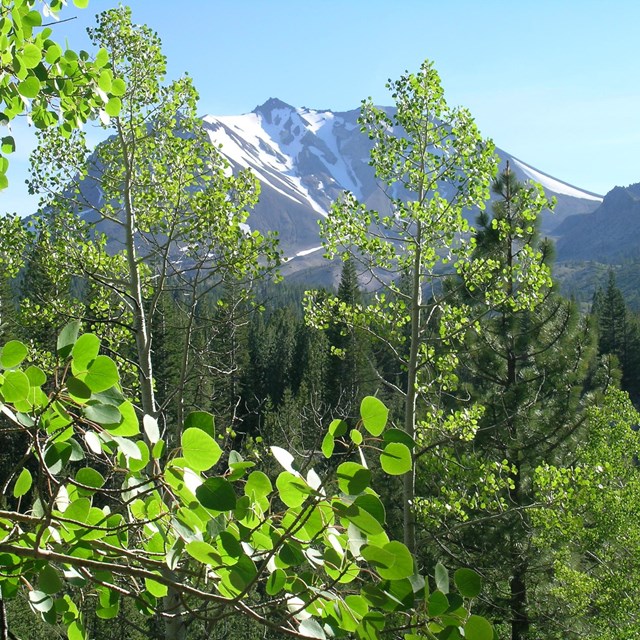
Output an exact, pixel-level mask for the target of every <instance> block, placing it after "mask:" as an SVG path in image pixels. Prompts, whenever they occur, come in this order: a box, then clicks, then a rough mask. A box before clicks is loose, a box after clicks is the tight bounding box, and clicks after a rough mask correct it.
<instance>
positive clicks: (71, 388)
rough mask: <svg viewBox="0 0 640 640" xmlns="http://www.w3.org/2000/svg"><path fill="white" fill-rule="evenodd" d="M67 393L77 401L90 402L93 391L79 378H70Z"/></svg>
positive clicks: (67, 381) (67, 380)
mask: <svg viewBox="0 0 640 640" xmlns="http://www.w3.org/2000/svg"><path fill="white" fill-rule="evenodd" d="M65 382H66V383H67V391H68V392H69V393H70V394H71V395H72V396H73V397H74V398H75V399H76V401H81V402H82V401H84V400H88V399H89V398H90V397H91V389H89V387H88V386H87V385H86V384H85V383H84V382H83V381H82V380H80V379H79V378H76V377H75V376H69V377H68V378H67V379H66V381H65Z"/></svg>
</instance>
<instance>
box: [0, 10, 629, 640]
mask: <svg viewBox="0 0 640 640" xmlns="http://www.w3.org/2000/svg"><path fill="white" fill-rule="evenodd" d="M75 4H76V5H77V6H82V5H84V4H86V2H81V1H80V0H77V1H76V2H75ZM43 10H45V8H44V5H42V4H41V3H39V2H36V0H21V1H18V0H14V1H12V2H9V1H5V0H3V3H2V11H3V14H2V22H0V32H1V33H2V38H3V39H4V42H5V47H4V49H5V50H7V51H10V52H11V55H10V56H5V58H6V59H5V58H3V64H5V65H6V70H5V71H4V73H5V75H4V78H5V80H2V81H0V101H1V102H2V107H3V109H4V113H5V116H6V118H7V120H11V119H12V118H14V117H17V116H18V115H19V114H21V113H23V112H24V110H25V109H30V116H31V118H32V120H33V122H34V123H35V124H36V125H37V126H38V128H39V129H40V133H39V135H38V147H37V149H36V150H35V151H34V153H33V155H32V171H31V176H30V188H31V189H32V190H33V191H34V192H37V193H39V194H41V196H42V203H41V208H40V211H39V213H38V215H37V216H35V217H32V218H28V219H27V218H20V217H5V218H3V219H2V220H1V225H0V247H1V250H0V264H1V265H2V271H1V272H0V274H1V280H0V338H1V342H2V344H3V345H4V346H3V347H2V350H1V351H0V399H1V401H2V404H1V405H0V411H1V414H0V429H1V431H0V434H1V436H2V449H1V451H0V482H1V483H2V486H3V498H2V505H0V532H1V533H2V537H1V538H0V638H6V639H15V638H19V639H24V638H34V639H38V638H43V639H44V638H51V637H67V638H69V640H81V639H89V638H93V639H96V640H112V639H117V640H141V639H143V638H144V639H146V638H154V639H165V640H174V639H175V640H204V639H210V638H242V639H244V638H256V639H257V638H274V639H275V638H283V637H294V638H317V639H321V640H324V639H327V638H334V637H336V638H347V637H353V638H358V639H359V640H377V639H383V638H384V639H387V638H388V639H392V638H393V639H395V638H403V639H404V640H422V639H424V640H427V639H434V638H436V639H443V640H444V639H452V640H453V639H456V638H465V639H466V640H492V639H493V638H510V639H511V640H534V639H536V640H538V639H548V640H552V639H557V638H567V639H570V638H576V639H578V638H581V639H582V638H587V639H593V640H596V639H597V640H622V639H628V638H634V637H637V636H639V635H640V620H638V614H637V607H636V603H637V601H638V598H639V597H640V570H639V568H638V563H637V558H638V556H639V555H640V535H639V529H638V520H639V517H640V513H639V510H640V477H639V476H638V458H637V456H638V451H639V445H640V442H639V441H638V425H639V424H640V421H639V419H640V416H639V415H638V414H637V412H636V410H635V408H634V402H635V403H638V402H640V387H639V386H638V382H637V380H638V373H639V369H640V324H639V320H638V318H637V316H636V315H635V313H634V312H633V311H631V310H630V309H629V308H628V306H627V304H626V302H625V298H624V295H623V294H622V292H621V290H620V289H619V288H618V283H617V281H616V275H615V273H614V271H610V272H608V274H607V275H606V279H605V280H604V281H603V284H602V286H600V287H598V288H597V289H596V293H595V295H594V297H593V300H592V301H590V304H589V305H582V306H579V305H578V304H577V303H576V302H575V301H574V300H572V299H567V298H565V297H563V296H562V295H561V293H560V291H559V287H558V285H557V284H556V281H555V279H554V263H553V254H554V250H553V243H552V242H551V241H549V240H548V239H546V238H544V237H543V235H542V234H541V233H540V224H541V217H542V215H543V213H544V212H546V211H548V210H549V209H550V208H552V207H553V206H554V203H553V202H552V201H551V200H550V199H549V198H548V193H547V192H545V190H544V189H543V188H542V186H541V185H539V184H536V183H535V182H532V181H525V180H523V179H522V178H523V175H522V172H521V170H520V171H516V170H515V168H514V166H512V164H511V163H510V162H504V163H502V164H500V162H499V159H498V157H497V156H496V153H495V148H494V146H493V144H492V143H491V142H490V141H488V140H486V139H484V138H483V137H482V136H481V134H480V132H479V131H478V128H477V126H476V124H475V122H474V120H473V118H472V116H471V114H470V113H469V112H468V111H467V110H465V109H463V108H451V107H450V106H449V105H448V104H447V102H446V100H445V97H444V94H443V91H442V88H441V85H440V79H439V77H438V74H437V72H436V70H435V68H434V65H433V64H432V63H430V62H429V61H427V62H424V63H423V64H422V65H421V66H420V68H419V69H418V71H417V72H416V73H408V72H407V73H406V74H405V75H403V76H402V77H401V78H399V79H398V80H396V81H390V84H389V88H390V90H391V93H392V95H393V99H394V101H395V106H394V108H393V109H380V108H378V107H376V106H375V105H374V104H372V103H371V101H365V102H364V103H363V106H362V110H361V112H360V115H359V117H358V126H360V127H361V128H362V130H363V132H365V134H366V135H367V136H368V140H369V142H370V163H371V167H372V170H373V171H374V172H375V177H376V180H377V183H378V184H379V186H380V194H387V195H388V200H387V201H386V202H385V205H384V207H380V208H379V209H375V208H372V207H371V202H365V201H361V200H360V199H358V194H356V193H353V192H344V193H340V194H338V195H337V197H336V199H335V201H334V202H333V204H332V206H331V209H330V211H329V213H328V215H327V217H326V218H325V219H323V220H322V222H321V224H320V228H319V237H320V238H321V242H322V246H323V251H324V258H323V260H324V261H325V265H326V267H325V268H327V269H329V268H336V266H337V267H338V268H339V270H340V278H339V281H338V283H337V284H336V286H326V287H323V288H319V287H313V286H311V285H309V283H305V282H304V281H303V279H302V278H298V279H297V280H296V281H289V280H286V279H285V280H283V279H282V277H281V271H282V268H283V266H284V260H283V254H282V250H281V245H280V244H279V241H278V237H277V235H276V234H271V233H261V232H259V231H257V230H255V229H251V228H249V226H248V225H247V220H248V216H249V215H250V211H251V210H252V209H253V207H254V206H255V205H256V203H257V202H258V201H259V198H260V183H259V181H258V180H257V178H256V176H255V175H254V174H253V173H252V171H251V170H250V169H245V170H235V171H234V170H232V167H231V166H230V165H229V163H228V162H227V160H226V159H225V156H224V155H223V154H222V153H220V151H219V150H218V149H216V148H215V147H214V146H212V145H211V143H210V139H209V134H208V132H207V127H205V126H203V124H202V121H201V120H200V119H199V118H198V117H197V115H196V113H197V112H196V105H197V93H196V90H195V88H194V87H193V84H192V82H191V80H190V79H189V78H188V77H184V78H181V79H179V80H175V81H173V82H169V83H165V80H164V76H165V72H166V60H165V58H164V56H163V55H162V50H161V42H160V39H159V37H158V36H157V34H155V33H153V31H151V30H150V29H149V28H147V27H145V26H141V25H135V24H132V22H131V13H130V11H129V10H127V9H126V8H122V7H121V8H118V9H112V10H109V11H106V12H104V13H102V14H100V15H98V16H97V23H96V26H95V27H94V28H93V29H92V30H91V32H90V36H91V39H92V42H93V44H94V45H95V49H96V52H97V53H95V54H94V55H91V56H90V55H89V54H86V53H84V52H74V51H71V50H65V49H64V48H63V47H62V46H61V45H59V44H57V43H56V42H54V41H53V40H52V39H51V36H52V33H51V32H50V30H49V29H46V28H45V29H41V28H40V27H41V24H42V15H43V14H42V13H41V11H43ZM61 10H62V3H61V2H50V3H49V5H47V6H46V11H49V12H54V13H55V14H57V13H58V12H60V11H61ZM62 15H64V13H62ZM23 98H25V99H26V100H23ZM27 100H30V101H31V102H30V103H29V102H27ZM88 119H97V121H98V122H100V123H101V126H102V127H103V128H104V129H105V130H106V132H107V134H108V136H106V141H105V142H103V143H102V144H100V145H99V146H98V147H97V148H96V149H91V148H90V147H89V145H88V143H87V140H86V136H85V134H84V133H83V131H82V129H81V128H79V124H80V123H81V122H82V121H83V120H88ZM16 145H19V141H18V140H13V138H10V137H9V136H7V137H5V138H3V143H2V153H3V154H5V155H3V156H2V164H1V168H2V171H3V176H4V175H8V176H10V175H11V168H10V164H9V161H10V153H11V152H12V151H13V149H15V148H16ZM5 156H7V157H8V158H9V161H7V158H6V157H5ZM98 168H99V171H98V170H97V169H98ZM235 169H238V167H235ZM87 176H89V177H90V178H91V180H92V181H93V182H92V184H93V186H92V193H91V194H88V191H87V187H86V185H87V181H86V178H87ZM5 180H6V178H5ZM398 193H402V197H396V196H397V194H398ZM469 211H479V212H480V213H479V215H478V217H477V220H475V221H470V220H469ZM318 255H320V254H318ZM587 307H588V308H587Z"/></svg>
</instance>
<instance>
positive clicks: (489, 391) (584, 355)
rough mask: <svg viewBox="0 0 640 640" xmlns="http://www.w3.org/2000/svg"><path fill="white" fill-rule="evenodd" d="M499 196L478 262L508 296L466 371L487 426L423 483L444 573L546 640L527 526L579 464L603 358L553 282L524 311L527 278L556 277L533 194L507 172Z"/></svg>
mask: <svg viewBox="0 0 640 640" xmlns="http://www.w3.org/2000/svg"><path fill="white" fill-rule="evenodd" d="M493 191H494V193H496V195H498V197H499V199H498V200H497V201H496V203H495V204H494V207H493V217H492V218H490V217H489V216H488V215H486V214H484V215H481V216H480V219H479V221H478V222H479V231H478V234H477V238H476V239H477V249H476V251H477V254H478V256H477V257H478V258H479V259H480V261H481V263H482V261H484V262H485V263H486V264H488V265H492V268H493V269H494V273H495V274H496V277H498V278H500V277H502V274H504V273H506V274H509V275H508V277H507V278H506V279H503V282H502V285H501V286H502V287H503V291H504V293H505V297H504V303H502V304H501V303H500V302H499V300H496V305H495V306H494V309H493V310H492V311H490V312H489V313H486V314H485V315H484V317H483V318H482V319H481V320H480V321H479V326H478V329H479V330H477V331H473V332H472V333H471V335H470V336H469V339H468V351H467V353H466V354H465V355H464V357H463V358H461V367H460V376H461V378H462V379H463V380H464V382H465V384H466V385H467V388H468V390H469V395H470V398H472V399H474V400H476V401H477V402H479V403H480V404H481V405H483V406H484V408H485V410H484V415H483V416H482V418H481V419H480V421H479V428H478V430H477V433H476V435H475V437H474V438H473V440H471V441H469V442H468V443H466V444H464V443H461V444H459V445H458V446H456V447H453V448H446V447H441V448H439V449H436V450H437V451H438V454H439V455H438V457H437V458H436V460H437V462H436V463H435V464H434V466H433V467H432V469H431V473H430V474H428V475H427V474H425V476H424V477H423V481H424V482H425V483H426V484H427V485H428V486H429V489H430V492H431V494H432V495H434V496H435V497H436V499H435V500H432V501H431V502H429V501H427V502H426V504H425V505H423V506H424V514H425V516H426V517H431V518H435V520H436V523H437V524H435V525H434V528H433V536H434V538H435V540H436V541H437V544H438V546H439V548H440V550H442V549H446V550H447V553H446V556H445V560H446V562H448V563H454V564H459V565H461V566H473V567H475V568H477V569H479V570H480V571H481V573H483V574H484V575H485V576H486V577H487V578H488V582H489V584H491V585H492V587H491V592H490V593H491V595H490V599H491V602H490V605H489V606H490V608H491V614H490V615H491V616H492V617H493V618H494V619H501V620H503V621H504V624H505V626H506V627H507V628H509V633H510V637H511V639H512V640H523V639H524V638H531V637H536V638H537V637H540V635H539V634H540V633H542V631H541V628H540V627H537V626H536V624H537V622H538V621H539V620H541V619H542V618H543V617H544V613H545V612H544V606H543V604H542V603H541V602H540V601H539V600H538V596H537V593H536V590H537V588H538V587H539V586H540V585H543V584H544V582H545V579H544V577H543V574H544V572H545V571H548V569H549V567H548V566H547V565H546V564H545V562H546V560H547V558H546V556H545V555H544V554H542V553H540V552H539V550H537V549H536V547H535V544H534V534H535V532H534V527H533V525H532V523H531V519H530V515H529V510H530V508H531V506H532V505H533V504H534V503H535V497H534V493H533V491H534V487H533V476H534V473H535V470H536V469H537V468H538V467H539V466H540V465H541V464H543V463H549V464H555V465H560V466H562V465H564V464H567V463H568V461H570V460H572V454H573V449H574V446H575V441H576V439H577V438H579V436H580V434H581V433H582V432H583V430H584V428H585V408H586V407H587V406H588V405H589V402H590V396H589V394H588V393H587V391H588V387H589V384H590V379H589V373H590V366H591V362H592V359H593V355H594V352H595V349H594V338H593V336H592V332H590V331H589V329H588V325H587V324H586V323H585V322H583V321H582V319H581V318H580V315H579V312H578V309H577V307H576V305H575V304H573V303H572V302H570V301H568V300H565V299H563V298H562V297H560V296H559V295H558V294H557V293H556V291H555V288H554V287H553V285H552V284H551V282H550V281H547V284H546V285H545V287H544V289H543V291H541V293H542V294H543V295H542V299H541V302H539V303H538V304H537V305H536V306H535V307H534V308H531V307H530V306H527V305H522V306H520V305H519V304H518V292H519V288H520V287H521V286H523V285H522V283H523V280H525V279H526V278H527V277H528V273H529V271H530V270H535V269H538V270H543V269H548V263H549V261H550V256H551V247H550V246H549V243H548V242H547V241H545V240H541V239H540V238H539V237H538V233H537V219H536V216H532V215H531V211H530V210H529V209H528V208H527V192H528V191H529V188H528V187H526V186H524V185H522V184H520V183H518V182H517V180H516V179H515V176H514V175H513V173H511V172H510V171H509V169H508V167H507V170H506V171H505V172H503V173H502V174H501V175H500V176H499V177H498V178H497V180H496V181H495V183H494V185H493ZM479 293H480V292H479V291H478V289H477V288H475V287H474V288H473V289H471V288H469V289H468V290H467V293H466V300H467V301H468V303H469V304H470V305H471V306H472V307H473V306H475V305H477V304H479V305H481V304H483V303H484V302H483V296H482V295H479ZM476 300H478V301H479V302H476ZM440 473H448V474H449V477H448V482H447V488H446V489H445V488H444V487H439V486H438V485H439V482H438V480H439V477H440V476H439V474H440ZM456 483H457V487H456V488H454V487H455V485H456ZM443 499H444V502H445V505H448V508H447V507H446V506H445V507H444V508H443V506H442V501H443ZM440 553H441V551H440ZM534 629H535V631H534ZM532 633H533V635H531V634H532Z"/></svg>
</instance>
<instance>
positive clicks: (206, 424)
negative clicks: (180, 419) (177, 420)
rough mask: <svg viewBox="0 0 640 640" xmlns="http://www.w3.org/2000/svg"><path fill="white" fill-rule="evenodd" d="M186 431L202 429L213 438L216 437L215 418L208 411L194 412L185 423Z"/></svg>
mask: <svg viewBox="0 0 640 640" xmlns="http://www.w3.org/2000/svg"><path fill="white" fill-rule="evenodd" d="M184 428H185V429H202V431H204V432H205V433H208V434H209V435H210V436H211V437H212V438H215V437H216V429H215V422H214V417H213V415H212V414H210V413H207V412H206V411H192V412H191V413H190V414H189V415H188V416H187V417H186V419H185V421H184Z"/></svg>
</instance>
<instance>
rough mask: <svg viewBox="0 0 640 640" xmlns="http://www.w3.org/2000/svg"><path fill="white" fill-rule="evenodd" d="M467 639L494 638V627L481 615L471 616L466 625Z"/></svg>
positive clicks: (490, 639)
mask: <svg viewBox="0 0 640 640" xmlns="http://www.w3.org/2000/svg"><path fill="white" fill-rule="evenodd" d="M464 637H465V640H493V627H492V626H491V625H490V624H489V622H487V620H485V619H484V618H482V617H481V616H475V615H474V616H469V619H468V620H467V622H466V624H465V625H464Z"/></svg>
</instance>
